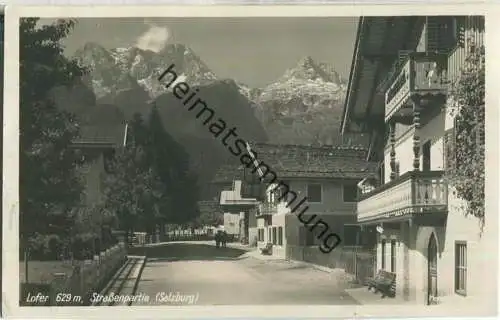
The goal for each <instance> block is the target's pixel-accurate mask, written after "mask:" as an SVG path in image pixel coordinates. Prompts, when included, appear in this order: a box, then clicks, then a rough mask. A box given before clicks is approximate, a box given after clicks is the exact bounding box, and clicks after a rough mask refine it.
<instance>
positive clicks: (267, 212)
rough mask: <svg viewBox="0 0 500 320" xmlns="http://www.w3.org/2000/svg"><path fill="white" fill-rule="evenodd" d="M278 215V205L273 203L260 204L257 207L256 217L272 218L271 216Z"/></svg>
mask: <svg viewBox="0 0 500 320" xmlns="http://www.w3.org/2000/svg"><path fill="white" fill-rule="evenodd" d="M276 213H278V205H277V204H275V203H268V202H264V203H260V204H259V206H258V207H257V216H258V217H263V216H272V215H273V214H276Z"/></svg>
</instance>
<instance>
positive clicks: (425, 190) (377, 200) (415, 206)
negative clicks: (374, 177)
mask: <svg viewBox="0 0 500 320" xmlns="http://www.w3.org/2000/svg"><path fill="white" fill-rule="evenodd" d="M447 211H448V186H447V184H446V183H445V181H444V178H443V172H442V171H428V172H422V171H411V172H407V173H405V174H404V175H402V176H400V177H399V178H397V179H395V180H393V181H390V182H389V183H386V184H384V185H382V186H381V187H379V188H377V189H375V190H373V191H371V192H369V193H367V194H363V195H362V196H360V200H359V202H358V207H357V215H358V222H372V221H374V222H377V221H379V222H384V221H387V222H389V221H394V220H404V219H407V218H409V217H415V216H422V215H428V214H429V215H433V214H435V213H447Z"/></svg>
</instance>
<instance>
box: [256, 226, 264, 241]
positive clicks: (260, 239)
mask: <svg viewBox="0 0 500 320" xmlns="http://www.w3.org/2000/svg"><path fill="white" fill-rule="evenodd" d="M257 236H258V239H259V241H264V229H263V228H260V229H259V233H258V235H257Z"/></svg>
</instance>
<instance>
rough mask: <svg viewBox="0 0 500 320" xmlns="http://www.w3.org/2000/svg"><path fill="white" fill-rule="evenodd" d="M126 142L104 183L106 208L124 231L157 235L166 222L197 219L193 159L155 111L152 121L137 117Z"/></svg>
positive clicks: (179, 222) (184, 221)
mask: <svg viewBox="0 0 500 320" xmlns="http://www.w3.org/2000/svg"><path fill="white" fill-rule="evenodd" d="M127 141H128V143H127V146H126V147H125V148H123V149H121V150H119V151H118V154H117V155H116V156H115V159H114V160H113V161H112V163H111V165H110V174H108V175H106V176H105V180H104V194H105V206H106V209H108V210H110V211H111V212H114V213H115V215H116V217H117V220H118V224H119V228H120V229H122V230H125V231H126V233H127V234H129V233H130V232H133V231H146V232H148V233H154V232H155V231H156V229H157V227H160V228H162V226H164V225H165V224H166V223H174V224H182V223H187V222H188V221H191V220H193V219H195V218H196V217H197V215H198V214H199V213H198V210H197V197H198V194H197V184H196V177H195V176H193V175H192V174H191V173H190V172H189V170H188V167H189V161H188V160H189V158H188V155H187V154H186V153H185V152H184V149H183V147H182V146H180V145H178V144H177V143H175V142H174V141H173V140H172V138H171V137H170V136H169V135H168V134H167V133H166V132H165V130H164V128H163V126H162V125H161V121H160V119H159V115H158V112H157V111H156V110H155V109H153V111H152V113H151V115H150V117H149V119H148V122H147V123H145V122H144V121H143V119H142V117H141V116H140V115H135V116H134V119H133V120H132V121H131V122H130V124H129V129H128V138H127Z"/></svg>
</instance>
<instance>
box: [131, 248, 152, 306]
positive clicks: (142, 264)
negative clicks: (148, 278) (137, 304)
mask: <svg viewBox="0 0 500 320" xmlns="http://www.w3.org/2000/svg"><path fill="white" fill-rule="evenodd" d="M140 259H141V260H142V261H141V262H140V263H141V269H140V270H139V273H138V274H137V278H136V279H135V283H134V288H133V289H132V295H135V293H136V292H137V287H138V286H139V281H140V280H141V276H142V271H143V270H144V267H145V266H146V261H147V260H148V258H147V257H146V256H144V257H141V258H140ZM131 304H132V301H130V304H129V305H131Z"/></svg>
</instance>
